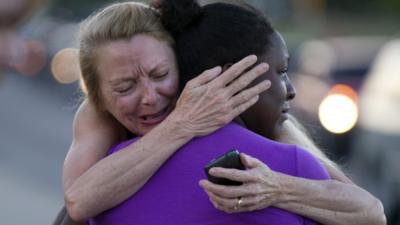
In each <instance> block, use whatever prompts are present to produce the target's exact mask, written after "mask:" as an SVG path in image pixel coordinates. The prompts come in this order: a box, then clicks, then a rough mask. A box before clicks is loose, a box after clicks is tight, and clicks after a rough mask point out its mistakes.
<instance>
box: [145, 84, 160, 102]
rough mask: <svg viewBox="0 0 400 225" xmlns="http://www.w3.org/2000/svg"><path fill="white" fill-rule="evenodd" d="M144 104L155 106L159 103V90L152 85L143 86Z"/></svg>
mask: <svg viewBox="0 0 400 225" xmlns="http://www.w3.org/2000/svg"><path fill="white" fill-rule="evenodd" d="M142 91H143V93H142V104H143V105H155V104H156V102H157V90H156V89H155V87H153V86H152V85H151V84H149V83H147V82H145V83H144V84H143V90H142Z"/></svg>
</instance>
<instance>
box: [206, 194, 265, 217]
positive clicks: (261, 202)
mask: <svg viewBox="0 0 400 225" xmlns="http://www.w3.org/2000/svg"><path fill="white" fill-rule="evenodd" d="M206 193H207V195H208V197H209V198H210V201H211V202H212V204H213V205H214V207H215V208H217V209H219V210H222V211H224V212H227V213H233V212H235V213H238V212H249V211H254V210H258V209H263V208H266V207H269V206H271V203H272V202H270V201H268V199H265V198H263V197H261V196H260V195H253V196H246V197H240V199H241V200H240V204H238V203H239V198H225V197H221V196H218V195H216V194H214V193H212V192H207V191H206Z"/></svg>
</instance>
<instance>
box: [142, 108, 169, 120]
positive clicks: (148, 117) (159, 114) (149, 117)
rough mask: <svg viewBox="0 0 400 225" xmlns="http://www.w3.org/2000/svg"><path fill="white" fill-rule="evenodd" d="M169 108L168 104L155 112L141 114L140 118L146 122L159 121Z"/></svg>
mask: <svg viewBox="0 0 400 225" xmlns="http://www.w3.org/2000/svg"><path fill="white" fill-rule="evenodd" d="M169 108H170V106H169V105H168V106H166V107H165V108H163V109H162V110H160V111H159V112H157V113H154V114H150V115H145V116H142V117H141V119H142V120H143V122H144V123H146V124H154V123H159V122H161V121H162V120H164V118H165V117H166V116H167V115H168V112H169Z"/></svg>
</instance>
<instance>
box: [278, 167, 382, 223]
mask: <svg viewBox="0 0 400 225" xmlns="http://www.w3.org/2000/svg"><path fill="white" fill-rule="evenodd" d="M328 172H329V174H330V175H331V177H332V178H333V179H334V180H310V179H304V178H300V177H294V176H289V175H285V174H279V175H278V176H279V178H278V179H279V181H280V184H281V185H280V186H281V187H282V189H281V191H282V193H281V194H280V195H279V196H280V197H281V199H280V200H278V201H277V203H276V204H274V206H276V207H279V208H282V209H285V210H288V211H291V212H294V213H297V214H300V215H303V216H305V217H309V218H311V219H313V220H315V221H318V222H319V223H322V224H325V225H346V224H360V225H361V224H365V225H367V224H371V225H380V224H382V225H384V224H386V218H385V215H384V212H383V206H382V204H381V202H380V201H379V200H378V199H376V198H375V197H374V196H372V195H371V194H370V193H368V192H367V191H365V190H363V189H362V188H360V187H358V186H357V185H355V184H353V183H352V182H351V181H350V180H349V179H348V178H347V177H346V176H345V175H344V174H343V173H342V172H341V171H339V170H337V169H336V168H333V167H330V168H328Z"/></svg>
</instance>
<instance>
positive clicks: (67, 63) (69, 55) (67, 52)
mask: <svg viewBox="0 0 400 225" xmlns="http://www.w3.org/2000/svg"><path fill="white" fill-rule="evenodd" d="M51 72H52V74H53V77H54V79H56V80H57V81H58V82H60V83H62V84H69V83H72V82H75V81H77V80H79V78H80V76H81V70H80V66H79V51H78V49H75V48H65V49H62V50H60V51H59V52H57V54H56V55H55V56H54V57H53V60H52V61H51Z"/></svg>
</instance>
